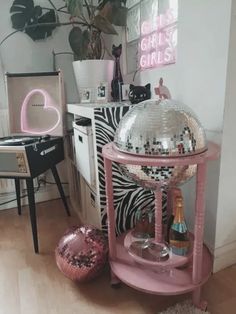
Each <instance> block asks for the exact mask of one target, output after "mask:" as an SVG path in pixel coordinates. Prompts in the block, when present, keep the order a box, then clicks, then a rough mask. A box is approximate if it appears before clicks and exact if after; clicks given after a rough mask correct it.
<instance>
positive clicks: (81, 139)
mask: <svg viewBox="0 0 236 314" xmlns="http://www.w3.org/2000/svg"><path fill="white" fill-rule="evenodd" d="M78 138H79V141H80V142H81V143H83V137H82V136H80V135H79V136H78Z"/></svg>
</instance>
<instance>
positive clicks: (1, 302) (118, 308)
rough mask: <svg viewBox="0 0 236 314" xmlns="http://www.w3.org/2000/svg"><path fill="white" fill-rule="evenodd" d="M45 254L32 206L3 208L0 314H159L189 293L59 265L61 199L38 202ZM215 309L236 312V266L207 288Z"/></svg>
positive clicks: (63, 220) (64, 222)
mask: <svg viewBox="0 0 236 314" xmlns="http://www.w3.org/2000/svg"><path fill="white" fill-rule="evenodd" d="M37 216H38V234H39V247H40V254H39V255H36V254H34V252H33V246H32V237H31V228H30V223H29V217H28V208H27V207H24V208H23V213H22V216H18V215H17V211H16V209H12V210H5V211H1V212H0V235H1V238H0V239H1V240H0V253H1V255H0V314H36V313H37V314H77V313H78V314H125V313H129V314H157V313H159V311H162V310H164V309H166V308H167V307H168V306H170V305H173V304H175V303H176V302H178V301H180V300H183V299H186V298H189V297H190V295H184V296H178V297H176V296H175V297H160V296H152V295H147V294H144V293H141V292H138V291H135V290H133V289H131V288H129V287H127V286H125V285H122V286H121V288H120V289H114V288H111V287H110V283H109V273H108V269H107V270H104V272H103V274H102V275H101V276H100V277H99V278H97V279H96V280H94V281H92V282H90V283H86V284H80V285H79V284H75V283H74V282H72V281H70V280H69V279H67V278H65V277H64V276H63V275H62V274H61V273H60V271H59V270H58V268H57V266H56V264H55V259H54V248H55V246H56V244H57V243H58V241H59V239H60V237H61V235H62V234H63V232H64V231H65V230H66V229H67V227H68V226H72V225H75V224H77V223H78V221H77V218H76V216H72V217H69V218H68V217H67V216H66V214H65V211H64V208H63V206H62V204H61V201H60V200H56V201H51V202H47V203H41V204H38V205H37ZM203 296H204V297H205V299H207V300H208V310H209V311H210V312H211V313H213V314H220V313H221V314H222V313H223V314H231V313H232V314H235V313H236V266H234V267H231V268H228V269H226V270H223V271H221V272H218V273H217V274H215V275H213V276H212V277H211V279H210V280H209V282H208V283H207V284H206V285H205V287H204V289H203ZM183 314H184V313H183Z"/></svg>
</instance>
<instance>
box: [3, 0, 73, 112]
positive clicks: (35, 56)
mask: <svg viewBox="0 0 236 314" xmlns="http://www.w3.org/2000/svg"><path fill="white" fill-rule="evenodd" d="M54 2H55V4H56V6H57V7H60V6H63V5H64V1H62V0H57V1H54ZM12 3H13V0H9V1H5V0H0V7H1V18H0V41H1V40H2V39H3V38H5V37H6V36H7V35H8V34H10V33H11V32H13V31H14V29H13V28H12V26H11V20H10V13H9V11H10V7H11V5H12ZM35 4H39V5H41V6H42V7H48V8H51V7H50V4H49V1H47V0H37V1H35ZM60 18H61V21H68V18H69V16H68V15H66V14H61V15H60ZM70 28H71V26H62V27H58V28H57V29H55V30H54V31H53V35H52V36H51V37H48V38H46V39H45V40H40V41H33V40H32V39H31V38H30V37H29V36H27V35H26V34H24V33H22V32H18V33H16V34H14V35H12V36H11V37H9V38H8V39H7V40H6V41H5V42H4V43H3V44H2V45H1V47H0V57H1V59H0V61H1V65H0V93H1V97H0V99H2V97H4V96H2V95H3V93H4V88H3V84H2V82H3V75H4V72H12V73H16V72H44V71H45V72H46V71H53V55H52V51H53V50H54V51H55V52H56V53H58V52H71V49H70V46H69V42H68V32H69V29H70ZM57 60H58V66H59V67H60V68H61V69H62V70H64V71H65V73H64V76H65V81H66V83H68V80H69V81H70V84H69V83H68V84H67V85H68V89H69V90H68V94H69V95H68V97H69V98H70V99H69V101H71V102H73V101H74V100H76V97H77V94H76V92H77V91H76V89H75V85H73V84H74V77H73V71H72V57H71V56H70V55H67V56H60V57H58V59H57ZM66 87H67V86H66ZM4 102H5V100H4ZM4 102H3V101H2V102H1V101H0V107H4ZM1 103H2V104H1Z"/></svg>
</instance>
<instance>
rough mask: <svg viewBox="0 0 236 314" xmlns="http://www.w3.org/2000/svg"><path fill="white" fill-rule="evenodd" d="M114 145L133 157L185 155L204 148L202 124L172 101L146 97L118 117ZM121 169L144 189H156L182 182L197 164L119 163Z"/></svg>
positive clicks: (195, 152) (204, 149) (196, 152)
mask: <svg viewBox="0 0 236 314" xmlns="http://www.w3.org/2000/svg"><path fill="white" fill-rule="evenodd" d="M114 145H115V148H116V149H118V150H120V151H122V152H124V153H127V154H133V155H136V156H145V157H147V156H149V157H150V158H154V157H158V158H159V157H164V158H171V157H180V158H181V157H186V156H190V155H195V154H199V153H202V152H204V151H206V150H207V144H206V136H205V132H204V129H203V127H202V126H201V124H200V122H199V120H198V119H197V117H196V116H195V114H194V113H193V112H192V110H191V109H190V108H189V107H187V106H185V105H183V104H179V103H177V102H176V101H174V100H169V99H165V100H146V101H143V102H141V103H139V104H137V105H135V106H134V107H133V108H132V109H130V110H129V111H128V112H127V114H126V115H125V116H124V117H123V118H122V119H121V121H120V124H119V127H118V128H117V130H116V133H115V137H114ZM120 168H121V170H122V172H123V173H124V174H125V175H126V176H128V177H129V178H131V179H132V180H133V181H134V182H136V183H137V184H139V185H141V186H143V187H144V188H149V189H156V188H157V187H161V188H165V187H167V186H176V185H179V184H182V183H184V182H185V181H186V180H188V179H190V178H191V177H192V176H193V175H194V174H195V173H196V168H197V166H196V165H186V166H174V165H173V166H171V167H170V166H166V167H165V166H162V167H154V166H139V165H125V164H120Z"/></svg>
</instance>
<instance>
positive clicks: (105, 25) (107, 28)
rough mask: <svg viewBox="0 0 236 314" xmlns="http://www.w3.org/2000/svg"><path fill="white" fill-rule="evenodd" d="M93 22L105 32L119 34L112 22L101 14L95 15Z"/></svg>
mask: <svg viewBox="0 0 236 314" xmlns="http://www.w3.org/2000/svg"><path fill="white" fill-rule="evenodd" d="M93 24H94V26H95V27H96V28H98V29H99V30H100V31H101V32H103V33H105V34H111V35H117V31H116V30H115V28H114V27H113V26H112V24H111V23H110V22H109V21H108V20H107V19H106V18H105V17H104V16H102V15H100V14H98V15H96V16H95V17H94V21H93Z"/></svg>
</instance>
